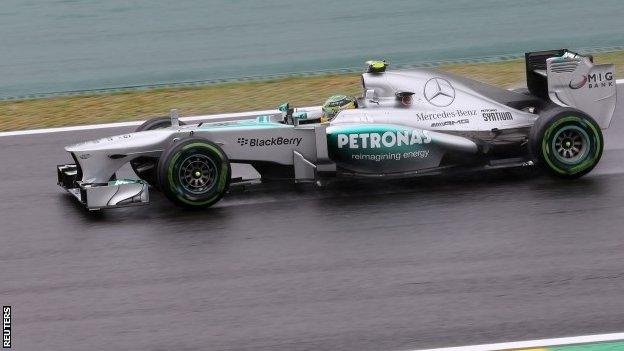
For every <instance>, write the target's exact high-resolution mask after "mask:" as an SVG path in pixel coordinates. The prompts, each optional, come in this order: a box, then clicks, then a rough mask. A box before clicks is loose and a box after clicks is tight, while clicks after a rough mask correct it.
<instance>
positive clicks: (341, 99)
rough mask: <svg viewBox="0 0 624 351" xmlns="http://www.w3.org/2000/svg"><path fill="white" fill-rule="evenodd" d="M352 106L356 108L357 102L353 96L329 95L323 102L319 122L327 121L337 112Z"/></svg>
mask: <svg viewBox="0 0 624 351" xmlns="http://www.w3.org/2000/svg"><path fill="white" fill-rule="evenodd" d="M352 108H357V102H356V100H355V98H354V97H352V96H347V95H333V96H330V97H329V99H327V101H325V103H324V104H323V117H322V118H321V122H329V121H331V120H332V119H334V117H336V115H337V114H338V112H340V111H342V110H348V109H352Z"/></svg>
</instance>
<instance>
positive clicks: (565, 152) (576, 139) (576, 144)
mask: <svg viewBox="0 0 624 351" xmlns="http://www.w3.org/2000/svg"><path fill="white" fill-rule="evenodd" d="M589 144H590V139H589V135H588V134H587V132H585V131H584V130H583V129H581V128H579V127H577V126H565V127H563V128H561V129H560V130H559V131H557V133H556V134H555V136H554V138H553V140H552V148H553V151H554V152H553V154H554V156H555V158H556V159H557V160H558V161H559V162H562V163H565V164H568V165H574V164H578V163H579V162H582V161H583V160H584V159H585V158H586V157H587V155H588V154H589V146H590V145H589Z"/></svg>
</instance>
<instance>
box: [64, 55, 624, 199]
mask: <svg viewBox="0 0 624 351" xmlns="http://www.w3.org/2000/svg"><path fill="white" fill-rule="evenodd" d="M525 59H526V77H527V89H523V90H516V91H511V90H506V89H502V88H497V87H494V86H491V85H488V84H484V83H481V82H478V81H475V80H471V79H468V78H464V77H461V76H457V75H454V74H450V73H443V72H439V71H436V70H432V69H414V70H396V71H393V70H387V69H386V68H387V66H388V65H387V64H386V63H385V62H384V61H369V62H367V66H366V71H365V72H364V73H363V74H362V89H363V93H362V96H360V97H358V98H357V99H356V100H355V101H354V106H355V108H351V109H345V110H342V111H339V112H338V113H337V114H336V115H335V116H334V117H333V118H332V119H331V120H330V121H325V120H324V118H322V117H323V111H322V109H321V107H320V106H317V107H308V108H291V107H290V106H288V104H284V105H281V106H280V108H279V109H277V110H275V111H274V112H272V113H270V114H266V115H261V116H257V115H256V114H254V113H253V112H250V113H249V115H248V116H247V118H244V119H241V118H240V117H237V118H233V119H231V120H227V121H220V122H202V123H198V124H192V125H191V124H189V125H183V124H182V123H181V122H180V121H179V120H178V117H177V114H176V113H172V115H171V116H170V117H165V118H156V119H152V120H149V121H147V122H145V123H144V124H143V125H141V126H140V127H139V128H138V129H137V131H136V132H134V133H130V134H124V135H118V136H113V137H109V138H104V139H99V140H94V141H87V142H84V143H80V144H76V145H71V146H68V147H66V148H65V149H66V151H67V152H69V153H70V155H71V157H72V158H73V159H74V161H75V163H72V164H65V165H60V166H58V167H57V173H58V184H59V185H61V186H62V187H63V188H65V189H66V190H67V191H69V192H70V193H71V194H73V195H74V196H75V197H76V198H77V199H78V200H79V201H80V202H82V203H83V204H84V205H85V206H86V207H87V208H88V209H91V210H94V209H102V208H109V207H120V206H128V205H137V204H144V203H147V202H148V201H149V197H148V189H149V186H151V187H152V188H153V189H158V190H160V191H162V192H163V193H164V194H165V195H166V196H167V198H169V199H170V200H171V201H173V202H174V203H176V204H178V205H181V206H184V207H189V208H202V207H207V206H210V205H213V204H214V203H216V202H217V201H218V200H219V199H221V197H222V196H223V195H224V194H225V193H226V192H227V191H228V188H229V186H230V184H231V183H234V182H235V181H236V180H233V179H232V172H231V164H232V163H244V164H249V165H251V166H253V167H254V168H255V169H256V170H257V171H258V173H259V174H260V177H261V178H260V179H261V180H274V179H282V180H285V179H287V180H291V181H295V182H317V183H319V184H321V183H325V182H327V181H329V180H331V179H336V178H340V177H409V176H414V175H424V174H436V173H443V172H450V171H453V170H473V169H474V170H477V169H491V168H502V167H533V166H536V165H537V166H540V167H542V168H544V169H545V170H547V171H548V172H550V173H552V174H553V175H556V176H559V177H562V178H577V177H580V176H582V175H584V174H586V173H588V172H590V171H591V170H592V169H593V168H594V166H596V164H597V163H598V161H599V160H600V157H601V155H602V150H603V145H604V142H603V136H602V132H601V129H605V128H608V126H609V124H610V122H611V119H612V117H613V115H614V111H615V107H616V99H617V94H618V89H619V90H620V92H619V93H620V94H622V92H623V90H622V85H618V84H617V82H616V80H615V67H614V65H612V64H601V65H597V64H594V63H593V58H592V57H591V56H582V55H579V54H576V53H573V52H570V51H568V50H552V51H542V52H531V53H527V54H525ZM128 162H130V164H131V165H132V168H133V169H134V171H135V172H136V174H137V176H138V177H139V178H140V179H138V180H129V179H124V180H117V179H116V178H115V174H116V172H117V171H118V169H119V168H120V167H122V166H123V165H124V164H126V163H128Z"/></svg>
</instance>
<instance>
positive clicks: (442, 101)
mask: <svg viewBox="0 0 624 351" xmlns="http://www.w3.org/2000/svg"><path fill="white" fill-rule="evenodd" d="M423 95H425V99H427V101H429V103H430V104H432V105H433V106H437V107H446V106H448V105H450V104H452V103H453V101H455V88H453V86H452V85H451V83H450V82H449V81H448V80H446V79H444V78H439V77H434V78H431V79H429V80H428V81H427V83H426V84H425V91H424V94H423Z"/></svg>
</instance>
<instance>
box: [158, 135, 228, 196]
mask: <svg viewBox="0 0 624 351" xmlns="http://www.w3.org/2000/svg"><path fill="white" fill-rule="evenodd" d="M193 149H208V150H209V151H210V156H217V157H218V158H219V161H220V162H218V165H217V167H219V168H220V169H219V180H218V181H217V183H216V186H215V187H213V189H211V191H212V192H216V193H215V195H214V196H211V197H210V198H208V199H205V200H192V199H189V198H187V196H185V193H184V192H183V191H180V190H179V184H177V183H176V181H175V180H176V179H177V177H175V176H174V174H175V169H176V168H177V166H179V165H177V162H178V160H179V159H180V156H182V155H183V154H184V153H185V152H187V151H192V150H193ZM227 178H228V167H227V161H226V159H225V157H224V155H223V153H222V152H221V150H219V149H217V148H216V147H214V146H213V145H210V144H204V143H200V142H197V143H189V144H187V145H184V146H183V147H181V148H180V150H178V151H176V153H175V155H174V156H173V157H172V158H171V160H170V161H169V164H168V168H167V182H168V183H169V188H170V189H171V190H172V192H173V193H174V194H175V196H176V198H178V199H179V200H180V201H182V202H184V203H187V204H189V205H196V206H201V205H205V204H208V203H210V202H212V201H215V200H216V199H217V198H218V197H219V196H220V195H221V193H222V192H223V190H224V189H225V187H226V185H227V180H228V179H227Z"/></svg>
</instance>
